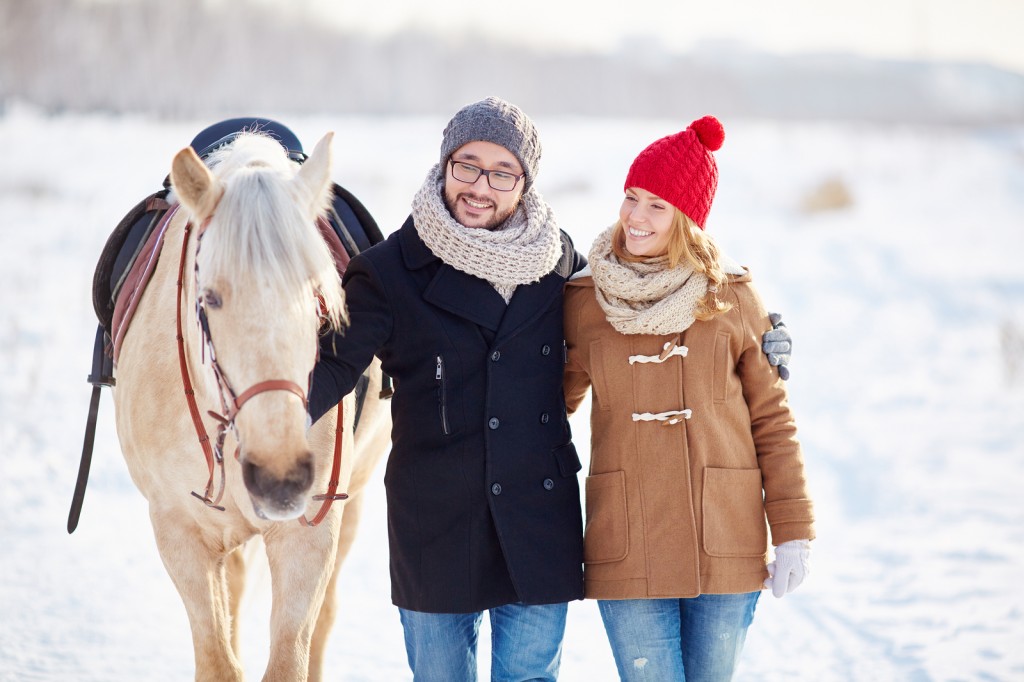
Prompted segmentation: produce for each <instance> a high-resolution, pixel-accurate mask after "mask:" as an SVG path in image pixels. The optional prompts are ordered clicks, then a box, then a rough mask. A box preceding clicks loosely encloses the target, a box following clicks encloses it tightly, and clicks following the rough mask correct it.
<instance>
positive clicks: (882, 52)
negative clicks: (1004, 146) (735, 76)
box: [261, 0, 1024, 72]
mask: <svg viewBox="0 0 1024 682" xmlns="http://www.w3.org/2000/svg"><path fill="white" fill-rule="evenodd" d="M261 1H262V2H268V3H274V4H281V5H282V6H287V7H292V8H295V9H296V10H298V11H304V12H306V13H308V14H312V15H314V16H323V17H325V18H329V19H330V20H331V21H334V22H337V23H338V24H339V25H340V26H342V27H345V28H349V29H360V30H365V31H367V32H369V33H372V34H377V35H384V34H388V33H391V32H395V31H398V30H401V29H405V28H423V29H430V30H433V31H441V32H452V33H460V32H463V33H464V32H466V31H472V32H479V33H483V34H486V35H493V36H496V37H501V38H504V39H508V40H515V41H520V40H522V41H525V42H527V43H531V44H536V45H544V46H551V45H561V46H566V47H582V48H588V49H602V48H605V47H608V48H618V47H620V46H622V45H627V46H629V47H633V48H636V49H641V48H642V47H643V42H644V40H653V41H655V42H656V43H658V44H660V46H662V47H665V48H668V49H670V50H675V51H686V50H689V49H691V48H693V47H694V46H695V45H697V44H698V43H700V42H702V41H714V40H731V41H738V42H742V43H746V44H748V45H751V46H753V47H756V48H762V49H767V50H770V51H773V52H780V53H792V52H806V51H843V52H854V53H859V54H863V55H868V56H873V57H892V58H913V59H957V60H968V61H986V62H991V63H993V64H997V65H1000V66H1003V67H1007V68H1010V69H1013V70H1015V71H1019V72H1024V40H1022V39H1021V37H1020V34H1021V31H1022V29H1024V1H1022V0H858V1H857V2H838V1H836V0H704V1H703V2H699V3H698V2H692V1H690V0H672V1H666V0H661V1H658V0H629V1H628V2H615V1H614V0H487V1H485V2H464V1H460V2H454V1H453V0H377V1H371V2H367V1H366V0H261Z"/></svg>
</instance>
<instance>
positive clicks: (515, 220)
mask: <svg viewBox="0 0 1024 682" xmlns="http://www.w3.org/2000/svg"><path fill="white" fill-rule="evenodd" d="M443 197H444V175H443V173H442V171H441V166H440V164H438V165H435V166H434V167H433V168H432V169H431V170H430V173H429V174H428V175H427V179H426V181H425V182H424V183H423V186H422V187H421V188H420V190H419V192H417V193H416V196H415V197H414V198H413V201H412V217H413V221H414V222H415V224H416V231H417V232H418V233H419V235H420V238H421V239H422V240H423V243H425V244H426V245H427V248H429V249H430V250H431V252H432V253H433V254H434V255H435V256H437V257H438V258H440V259H441V260H443V261H444V262H445V263H447V264H448V265H450V266H452V267H453V268H455V269H456V270H460V271H462V272H465V273H467V274H469V275H473V276H474V277H479V278H481V279H484V280H487V281H488V282H490V284H491V286H493V287H494V288H495V290H497V292H498V293H499V294H501V297H502V298H503V299H505V303H508V302H509V301H510V300H511V299H512V294H513V293H514V292H515V289H516V287H517V286H519V285H520V284H530V283H531V282H536V281H538V280H540V278H541V277H543V276H544V275H546V274H548V273H549V272H551V271H552V270H554V269H555V265H557V264H558V260H559V258H561V256H562V238H561V234H560V232H559V229H558V223H557V222H556V221H555V215H554V213H552V211H551V208H550V207H549V206H548V205H547V203H545V201H544V199H542V198H541V196H540V194H538V193H537V192H536V190H534V188H533V187H531V188H530V189H528V190H527V191H526V192H524V193H523V197H522V199H521V200H520V202H519V206H518V207H517V208H516V210H515V213H513V214H512V215H511V216H510V217H509V218H508V220H506V221H505V222H504V223H502V224H501V225H499V226H498V227H496V228H494V229H491V230H484V229H481V228H475V227H465V226H464V225H462V224H460V223H459V222H458V221H457V220H455V218H453V217H452V214H451V213H449V211H448V207H447V206H445V203H444V198H443Z"/></svg>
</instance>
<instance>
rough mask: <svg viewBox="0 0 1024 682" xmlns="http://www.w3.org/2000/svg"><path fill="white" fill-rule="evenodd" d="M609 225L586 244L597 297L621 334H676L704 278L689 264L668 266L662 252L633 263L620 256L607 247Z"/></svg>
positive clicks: (689, 319) (688, 320)
mask: <svg viewBox="0 0 1024 682" xmlns="http://www.w3.org/2000/svg"><path fill="white" fill-rule="evenodd" d="M614 229H615V228H614V227H611V228H609V229H607V230H605V231H604V232H602V233H601V234H600V236H598V238H597V239H596V240H595V241H594V245H593V247H591V249H590V256H589V261H590V270H591V274H592V275H593V277H594V290H595V292H596V294H597V302H598V304H600V306H601V309H602V310H604V314H605V317H607V318H608V322H610V323H611V325H612V327H614V328H615V330H616V331H618V332H620V333H622V334H659V335H661V334H677V333H679V332H682V331H684V330H686V329H688V328H689V326H690V325H691V324H693V320H694V313H695V312H696V310H697V302H698V301H700V299H701V298H702V297H703V296H704V294H706V293H707V291H708V278H707V276H705V275H704V274H703V273H700V272H694V270H693V266H692V265H690V264H689V263H680V264H679V265H678V266H676V267H674V268H669V267H668V256H660V257H658V258H648V259H647V260H644V261H642V262H639V263H630V262H625V261H620V260H619V259H618V258H617V257H616V256H615V254H614V253H613V252H612V234H613V232H614Z"/></svg>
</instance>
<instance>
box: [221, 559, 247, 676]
mask: <svg viewBox="0 0 1024 682" xmlns="http://www.w3.org/2000/svg"><path fill="white" fill-rule="evenodd" d="M244 547H245V545H243V546H242V547H239V548H237V549H235V550H234V551H232V552H230V553H228V556H227V559H226V560H225V566H224V567H225V571H226V574H227V583H228V611H229V613H230V614H231V650H232V651H234V652H235V656H237V657H238V658H241V657H242V647H241V643H240V639H241V638H240V635H239V629H240V628H239V623H240V621H239V619H238V613H239V611H240V610H241V603H242V594H243V593H244V592H245V556H244V555H243V548H244Z"/></svg>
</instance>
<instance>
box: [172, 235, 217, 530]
mask: <svg viewBox="0 0 1024 682" xmlns="http://www.w3.org/2000/svg"><path fill="white" fill-rule="evenodd" d="M209 221H210V219H209V218H207V219H206V221H204V224H203V227H201V228H200V230H202V229H203V228H205V226H206V224H207V223H209ZM191 234H192V223H191V222H188V223H185V236H184V239H182V242H181V260H180V262H179V264H178V310H177V314H176V316H175V317H176V319H175V321H176V328H177V337H176V338H177V340H178V365H179V366H180V367H181V383H182V384H183V386H184V388H185V400H186V401H187V402H188V411H189V414H191V415H192V423H193V424H194V425H195V427H196V435H197V436H198V437H199V444H200V445H201V446H202V448H203V454H204V455H205V456H206V466H207V468H209V470H210V478H209V480H208V481H207V483H206V492H205V493H204V494H203V495H200V494H199V493H197V492H195V491H193V492H192V494H193V495H195V496H196V497H198V498H199V499H200V500H202V501H203V502H205V503H206V505H207V506H208V507H213V508H214V509H219V510H220V511H224V507H221V506H219V505H220V500H221V498H222V497H223V496H224V455H223V453H220V452H216V453H215V452H214V449H213V446H212V445H211V444H210V435H209V434H208V433H207V432H206V426H205V425H204V424H203V417H202V415H200V413H199V406H198V405H197V404H196V393H195V390H193V388H192V379H191V378H190V377H189V374H188V361H187V360H186V358H185V335H184V333H183V331H182V324H181V308H182V299H183V298H184V286H185V259H186V256H187V254H188V239H189V236H190V235H191ZM218 450H219V448H218ZM216 465H219V466H220V473H221V476H220V490H219V491H218V493H217V497H216V499H211V497H210V496H211V495H212V494H213V477H214V467H215V466H216Z"/></svg>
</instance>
